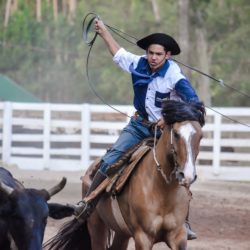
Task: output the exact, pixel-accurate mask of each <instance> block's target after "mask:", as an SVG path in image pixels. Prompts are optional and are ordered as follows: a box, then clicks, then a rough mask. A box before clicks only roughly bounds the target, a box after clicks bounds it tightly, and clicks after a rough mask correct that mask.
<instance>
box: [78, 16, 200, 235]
mask: <svg viewBox="0 0 250 250" xmlns="http://www.w3.org/2000/svg"><path fill="white" fill-rule="evenodd" d="M95 31H96V32H97V33H98V34H99V35H100V36H101V37H102V38H103V40H104V42H105V44H106V45H107V47H108V49H109V51H110V53H111V55H112V56H113V61H114V62H115V63H116V64H117V65H118V66H119V67H120V68H122V69H123V70H124V71H127V72H128V73H130V74H131V76H132V86H133V90H134V107H135V109H136V110H137V111H136V113H135V115H134V116H133V117H131V120H130V122H129V123H128V125H127V126H126V127H125V128H124V129H123V131H122V133H121V135H120V136H119V138H118V140H117V141H116V142H115V143H114V145H113V146H112V148H111V149H110V150H109V151H108V152H107V153H106V154H105V155H104V156H103V157H102V160H101V163H100V167H99V170H98V171H97V173H96V175H95V176H94V178H93V182H92V184H91V186H90V188H89V190H88V192H87V194H86V197H87V196H88V195H89V194H90V193H91V192H92V191H94V190H95V189H96V188H97V187H98V186H99V184H100V183H101V182H102V181H103V180H104V179H105V178H106V177H107V170H108V169H109V166H111V165H112V164H114V163H115V162H117V160H118V159H119V158H120V157H121V156H122V155H123V154H124V153H125V152H126V151H127V150H128V149H130V148H131V147H133V146H134V145H136V144H138V143H139V142H141V141H142V140H144V139H146V138H149V137H153V136H154V131H153V130H152V125H156V126H157V128H158V129H157V136H158V137H159V136H160V135H161V129H162V128H163V126H164V122H163V119H162V117H161V104H162V100H163V99H171V100H178V101H181V102H187V103H188V102H198V101H199V98H198V96H197V94H196V92H195V90H194V89H193V87H192V86H191V84H190V82H189V81H188V79H187V78H186V77H185V76H184V75H183V73H182V72H181V70H180V68H179V66H178V65H177V64H176V63H175V62H174V61H173V60H171V56H172V55H178V54H179V53H180V48H179V45H178V44H177V42H176V41H175V40H174V39H173V38H172V37H171V36H169V35H166V34H163V33H154V34H151V35H149V36H147V37H144V38H142V39H141V40H139V41H137V45H138V46H139V47H140V48H142V49H143V50H145V51H146V55H144V56H138V55H135V54H132V53H130V52H128V51H126V50H125V49H124V48H121V47H120V45H119V44H118V43H117V42H116V41H115V40H114V38H113V37H112V35H111V34H110V32H109V31H108V30H107V28H106V26H105V25H104V23H103V22H102V21H101V20H99V19H96V20H95ZM99 199H100V195H98V196H97V197H96V198H94V199H93V200H91V201H88V202H86V201H85V200H84V199H83V201H82V202H81V203H80V206H79V209H78V212H79V214H80V217H81V218H83V219H85V218H87V216H89V215H90V213H91V212H92V210H93V209H94V208H95V206H96V204H97V203H98V201H99ZM186 228H187V233H188V239H196V238H197V236H196V234H195V233H194V232H192V231H191V228H190V226H189V223H188V215H187V219H186Z"/></svg>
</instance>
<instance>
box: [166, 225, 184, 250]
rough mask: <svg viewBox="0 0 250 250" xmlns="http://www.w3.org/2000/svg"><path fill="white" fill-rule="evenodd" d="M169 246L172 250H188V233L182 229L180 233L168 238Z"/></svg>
mask: <svg viewBox="0 0 250 250" xmlns="http://www.w3.org/2000/svg"><path fill="white" fill-rule="evenodd" d="M166 243H167V245H168V246H169V247H170V249H171V250H186V249H187V232H186V230H185V228H184V227H182V228H181V229H180V230H178V232H176V233H172V234H170V235H168V236H167V241H166Z"/></svg>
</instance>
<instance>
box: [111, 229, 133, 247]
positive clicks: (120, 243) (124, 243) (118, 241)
mask: <svg viewBox="0 0 250 250" xmlns="http://www.w3.org/2000/svg"><path fill="white" fill-rule="evenodd" d="M128 242H129V237H124V236H121V235H120V234H117V233H115V236H114V239H113V242H112V245H111V247H110V248H109V250H117V249H119V250H126V249H127V247H128Z"/></svg>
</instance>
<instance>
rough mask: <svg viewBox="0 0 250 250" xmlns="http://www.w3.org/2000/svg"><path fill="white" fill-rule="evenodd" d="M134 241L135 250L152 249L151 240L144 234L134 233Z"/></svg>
mask: <svg viewBox="0 0 250 250" xmlns="http://www.w3.org/2000/svg"><path fill="white" fill-rule="evenodd" d="M134 240H135V249H136V250H151V249H152V247H153V242H152V240H151V239H150V238H149V237H148V236H147V235H146V234H145V233H144V232H138V233H136V234H135V236H134Z"/></svg>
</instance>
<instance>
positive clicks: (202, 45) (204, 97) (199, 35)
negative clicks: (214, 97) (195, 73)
mask: <svg viewBox="0 0 250 250" xmlns="http://www.w3.org/2000/svg"><path fill="white" fill-rule="evenodd" d="M195 34H196V47H197V52H198V53H197V62H198V66H199V69H200V70H201V71H203V72H204V73H207V74H209V71H210V67H209V64H210V58H209V55H208V44H207V39H206V31H205V29H204V27H199V28H196V30H195ZM198 92H199V97H200V99H201V101H203V102H204V103H205V104H206V105H208V106H210V105H211V94H210V83H209V78H207V77H205V76H202V75H200V76H199V77H198Z"/></svg>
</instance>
